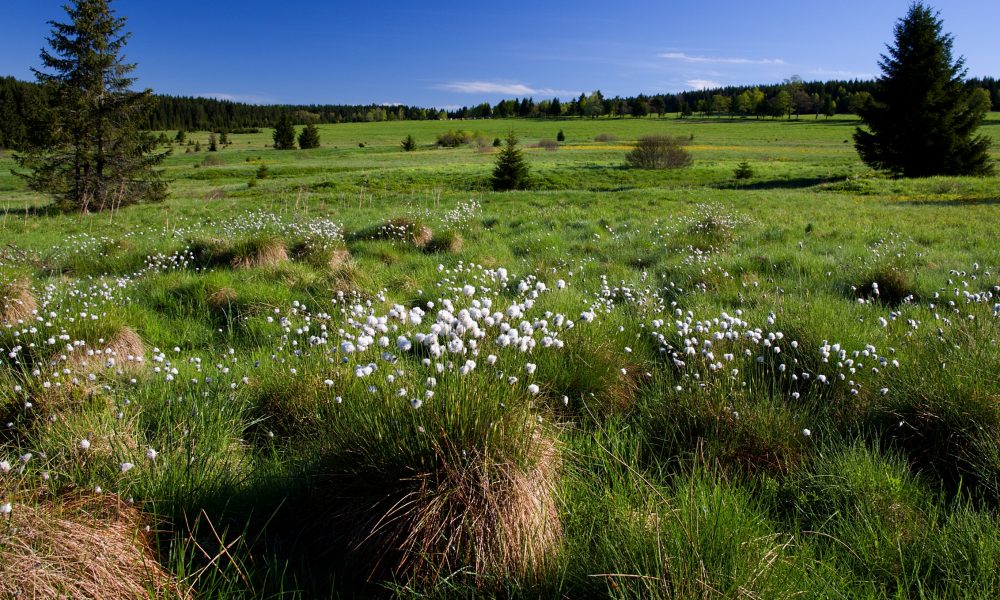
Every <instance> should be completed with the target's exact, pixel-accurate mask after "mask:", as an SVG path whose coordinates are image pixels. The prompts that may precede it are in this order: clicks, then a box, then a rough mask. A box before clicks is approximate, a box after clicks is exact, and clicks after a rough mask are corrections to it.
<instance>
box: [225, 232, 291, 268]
mask: <svg viewBox="0 0 1000 600" xmlns="http://www.w3.org/2000/svg"><path fill="white" fill-rule="evenodd" d="M286 262H288V248H287V247H286V246H285V242H284V241H283V240H281V239H279V238H261V239H254V240H249V241H247V242H244V243H242V244H239V245H238V246H237V247H236V248H235V249H234V252H233V258H232V260H231V261H230V264H231V265H232V267H233V268H234V269H249V268H252V267H273V266H276V265H280V264H282V263H286Z"/></svg>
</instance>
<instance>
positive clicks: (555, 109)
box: [549, 98, 562, 117]
mask: <svg viewBox="0 0 1000 600" xmlns="http://www.w3.org/2000/svg"><path fill="white" fill-rule="evenodd" d="M549 116H550V117H559V116H562V103H561V102H559V98H553V99H552V102H551V103H549Z"/></svg>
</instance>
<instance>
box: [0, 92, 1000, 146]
mask: <svg viewBox="0 0 1000 600" xmlns="http://www.w3.org/2000/svg"><path fill="white" fill-rule="evenodd" d="M969 85H972V86H978V87H982V88H984V89H986V90H987V91H988V92H989V93H990V98H991V99H992V105H993V110H1000V81H998V80H997V79H995V78H992V77H990V78H984V79H973V80H970V81H969ZM874 86H875V83H874V82H873V81H858V80H854V81H827V82H818V81H817V82H806V81H798V80H793V81H786V82H784V83H780V84H770V85H759V86H729V87H723V88H718V89H711V90H697V91H688V92H681V93H677V94H653V95H644V94H641V95H639V96H635V97H624V98H623V97H619V96H616V97H614V98H605V97H604V96H603V95H602V94H601V93H600V92H599V91H595V92H592V93H590V94H581V95H580V97H579V98H575V99H572V100H567V101H561V100H559V99H557V98H553V99H543V100H539V101H536V100H535V99H534V98H517V99H509V100H502V101H500V102H498V103H496V104H490V103H488V102H487V103H482V104H478V105H475V106H469V107H463V108H461V109H458V110H452V111H447V112H446V111H443V110H440V109H437V108H423V107H417V106H402V105H397V106H384V105H378V104H368V105H347V104H326V105H259V104H247V103H242V102H233V101H229V100H218V99H214V98H192V97H180V96H167V95H157V96H156V99H157V104H156V107H155V109H154V110H153V112H152V114H150V116H149V119H148V120H147V122H146V123H145V126H146V128H148V129H152V130H177V129H184V130H188V131H207V130H212V131H228V132H238V131H240V130H245V129H252V128H260V127H270V126H271V125H272V124H273V123H274V122H275V121H277V120H278V117H279V116H281V115H282V114H286V113H290V114H291V116H292V119H293V120H294V121H295V122H296V123H297V124H304V123H343V122H365V121H395V120H429V119H430V120H433V119H446V118H447V119H488V118H494V117H495V118H511V117H524V118H546V117H548V118H558V117H567V116H585V117H600V116H606V117H625V116H633V117H642V116H646V115H649V114H657V115H659V114H663V113H677V114H678V115H680V116H694V115H700V116H731V117H736V116H743V117H756V118H764V117H781V116H789V117H790V116H792V115H799V116H801V115H814V116H816V117H819V116H820V115H827V116H830V115H834V114H842V113H852V112H855V110H856V109H857V107H858V106H859V105H860V104H862V103H864V102H866V101H868V99H869V98H870V96H869V94H870V93H871V92H872V91H873V89H874ZM45 96H46V93H45V91H44V89H42V88H41V87H40V86H38V85H37V84H35V83H30V82H24V81H19V80H17V79H14V78H13V77H3V78H0V147H6V148H18V147H22V146H24V145H25V144H27V143H29V142H30V141H32V140H42V141H43V140H44V139H45V138H46V136H47V133H46V131H47V127H46V124H47V122H48V119H47V118H46V109H45V107H46V105H47V104H48V102H47V99H46V97H45Z"/></svg>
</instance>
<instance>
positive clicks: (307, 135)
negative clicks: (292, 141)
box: [299, 123, 319, 150]
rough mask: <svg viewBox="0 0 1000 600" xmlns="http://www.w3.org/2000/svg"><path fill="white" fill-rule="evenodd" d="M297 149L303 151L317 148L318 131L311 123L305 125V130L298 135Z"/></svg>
mask: <svg viewBox="0 0 1000 600" xmlns="http://www.w3.org/2000/svg"><path fill="white" fill-rule="evenodd" d="M299 148H302V149H303V150H309V149H310V148H319V129H317V128H316V126H315V125H313V124H312V123H310V124H308V125H306V128H305V129H303V130H302V133H300V134H299Z"/></svg>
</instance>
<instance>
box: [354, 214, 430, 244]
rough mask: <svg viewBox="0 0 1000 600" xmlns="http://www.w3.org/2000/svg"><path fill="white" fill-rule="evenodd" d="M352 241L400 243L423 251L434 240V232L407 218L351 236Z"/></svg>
mask: <svg viewBox="0 0 1000 600" xmlns="http://www.w3.org/2000/svg"><path fill="white" fill-rule="evenodd" d="M352 239H354V240H393V241H402V242H406V243H408V244H412V245H413V246H415V247H417V248H420V249H424V248H426V247H427V245H428V244H429V243H430V242H431V240H432V239H434V231H433V230H432V229H431V228H430V227H428V226H427V225H425V224H424V223H422V222H420V221H418V220H416V219H411V218H408V217H398V218H395V219H391V220H389V221H386V222H385V223H382V224H381V225H378V226H376V227H372V228H369V229H364V230H361V231H359V232H358V233H357V234H355V235H354V236H352Z"/></svg>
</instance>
